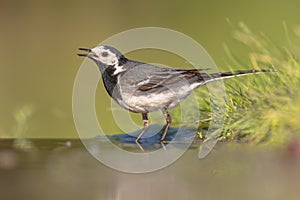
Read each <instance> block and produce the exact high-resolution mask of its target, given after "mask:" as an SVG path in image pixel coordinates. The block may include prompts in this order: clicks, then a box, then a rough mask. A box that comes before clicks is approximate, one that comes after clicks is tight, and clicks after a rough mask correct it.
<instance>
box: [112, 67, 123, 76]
mask: <svg viewBox="0 0 300 200" xmlns="http://www.w3.org/2000/svg"><path fill="white" fill-rule="evenodd" d="M114 68H115V71H114V73H113V75H114V76H115V75H118V74H120V73H121V72H124V71H126V70H125V69H124V67H123V66H119V65H115V66H114Z"/></svg>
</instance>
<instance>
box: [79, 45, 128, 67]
mask: <svg viewBox="0 0 300 200" xmlns="http://www.w3.org/2000/svg"><path fill="white" fill-rule="evenodd" d="M79 50H81V51H85V52H87V53H84V54H82V53H80V54H77V55H78V56H84V57H88V58H90V59H92V60H94V61H95V62H96V63H98V64H103V65H105V66H116V65H118V64H119V63H120V61H121V60H124V59H125V57H124V56H123V55H122V53H121V52H120V51H118V50H117V49H115V48H113V47H110V46H97V47H95V48H92V49H87V48H79Z"/></svg>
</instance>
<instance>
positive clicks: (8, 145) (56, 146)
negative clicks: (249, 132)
mask: <svg viewBox="0 0 300 200" xmlns="http://www.w3.org/2000/svg"><path fill="white" fill-rule="evenodd" d="M18 142H19V144H17V145H16V141H13V140H1V141H0V194H1V199H31V200H34V199H39V200H40V199H43V200H47V199H49V200H50V199H51V200H52V199H72V200H76V199H78V200H79V199H80V200H81V199H90V200H92V199H272V200H273V199H289V200H291V199H299V196H300V191H299V184H300V170H299V169H300V162H299V160H297V159H295V158H292V157H289V156H287V154H286V153H285V152H283V151H278V150H268V149H265V148H262V147H254V146H251V147H250V146H248V145H243V144H230V143H219V144H218V145H217V146H216V147H215V148H214V150H213V151H212V152H211V154H210V155H209V156H208V157H206V158H204V159H202V160H199V159H198V158H197V155H198V148H196V146H197V145H196V146H193V147H192V148H190V149H189V150H188V151H187V152H185V154H184V155H183V156H182V157H181V158H180V159H179V160H177V161H176V162H175V163H173V164H172V165H170V166H168V167H166V168H164V169H162V170H159V171H156V172H152V173H146V174H129V173H122V172H118V171H115V170H113V169H110V168H108V167H106V166H104V165H103V164H101V163H100V162H99V161H97V160H96V159H94V158H93V157H92V156H91V155H90V154H89V153H88V152H87V150H86V149H85V148H84V146H83V145H82V143H81V141H80V140H46V139H45V140H26V141H21V142H20V141H18ZM22 142H23V143H22ZM20 144H22V145H20ZM13 146H14V148H13ZM21 147H22V148H21ZM127 148H128V147H127ZM130 148H137V147H134V146H132V147H130Z"/></svg>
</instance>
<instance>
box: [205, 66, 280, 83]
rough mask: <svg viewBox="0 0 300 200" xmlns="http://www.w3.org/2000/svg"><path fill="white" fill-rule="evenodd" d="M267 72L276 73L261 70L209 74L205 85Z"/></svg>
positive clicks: (269, 70) (270, 70)
mask: <svg viewBox="0 0 300 200" xmlns="http://www.w3.org/2000/svg"><path fill="white" fill-rule="evenodd" d="M266 72H276V71H274V70H272V69H261V70H256V69H253V70H237V71H233V72H218V73H213V74H207V77H203V76H202V78H204V80H205V81H204V82H205V83H204V84H206V83H208V82H212V81H216V80H220V79H225V78H232V77H237V76H246V75H251V74H259V73H266Z"/></svg>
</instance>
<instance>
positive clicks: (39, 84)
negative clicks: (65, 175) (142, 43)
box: [0, 0, 300, 138]
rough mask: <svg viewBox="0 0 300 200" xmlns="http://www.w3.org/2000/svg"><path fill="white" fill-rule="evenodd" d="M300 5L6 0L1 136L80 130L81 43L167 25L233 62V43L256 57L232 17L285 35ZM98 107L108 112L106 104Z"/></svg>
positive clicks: (220, 61) (238, 51)
mask: <svg viewBox="0 0 300 200" xmlns="http://www.w3.org/2000/svg"><path fill="white" fill-rule="evenodd" d="M299 8H300V1H296V0H295V1H283V0H278V1H271V0H265V1H258V0H255V1H238V0H230V1H216V0H210V1H208V0H206V1H158V0H152V1H131V0H127V1H121V0H118V1H70V0H68V1H59V0H52V1H50V0H42V1H34V0H24V1H18V0H12V1H8V0H7V1H0V27H1V29H0V30H1V31H0V44H1V48H0V99H1V104H0V137H1V138H3V137H20V135H22V137H39V138H40V137H45V138H50V137H51V138H52V137H53V138H64V137H74V138H76V137H78V136H77V133H76V130H75V126H74V123H73V118H72V89H73V82H74V79H75V76H76V73H77V70H78V68H79V66H80V64H81V63H82V61H83V60H82V59H81V58H78V57H77V56H76V53H77V48H78V47H93V46H95V45H97V44H98V43H100V42H101V41H103V40H105V39H106V38H108V37H110V36H111V35H113V34H116V33H119V32H121V31H125V30H128V29H131V28H136V27H145V26H158V27H165V28H170V29H174V30H177V31H180V32H182V33H184V34H187V35H188V36H190V37H192V38H194V39H195V40H196V41H198V42H199V43H200V44H201V45H202V46H203V47H204V48H205V49H206V50H207V51H208V53H209V54H210V55H211V56H212V57H213V59H214V60H215V62H216V64H217V65H218V66H219V68H220V69H225V65H226V56H225V53H224V49H223V45H224V44H225V43H226V44H227V45H228V46H229V47H230V49H231V50H232V52H233V53H234V54H235V55H236V56H237V57H239V59H240V60H241V61H244V62H245V63H247V62H248V58H247V56H248V52H247V49H246V48H244V47H243V46H242V45H240V44H238V43H236V42H234V40H233V39H232V35H231V33H232V31H233V28H232V27H231V25H230V24H229V23H228V19H229V20H230V21H231V22H232V23H233V24H236V23H238V22H240V21H243V22H245V24H247V25H248V26H249V27H250V28H251V29H252V30H253V31H257V32H260V31H261V32H264V33H265V34H266V35H268V36H270V38H272V40H273V41H274V42H276V43H282V42H284V41H285V40H286V38H285V37H284V31H283V27H282V24H283V21H286V23H287V25H288V26H290V27H293V26H295V25H299V24H300V22H299V21H300V20H299V19H300V12H299ZM150 53H151V52H150ZM152 55H153V56H154V55H155V57H156V56H157V59H159V55H158V54H157V53H155V52H154V53H153V54H151V55H150V56H149V52H148V53H147V54H145V53H144V54H143V53H139V52H137V53H132V54H130V55H128V56H129V58H132V59H137V60H143V61H147V62H156V61H157V60H155V59H153V57H151V56H152ZM166 62H167V64H170V65H171V64H173V65H174V66H176V67H180V66H178V64H176V63H174V62H173V63H172V61H166ZM249 65H250V64H249ZM99 88H102V87H101V86H99ZM98 93H99V94H97V95H98V96H99V95H100V96H101V97H102V96H103V98H101V99H102V100H101V101H102V102H101V103H103V105H101V108H103V107H105V106H107V105H109V104H110V103H109V98H108V97H107V95H106V93H105V92H104V90H102V91H101V90H99V91H98ZM98 99H99V98H98ZM98 108H99V107H98ZM20 113H21V114H20ZM98 115H99V118H101V115H102V116H104V115H105V114H104V111H103V112H102V111H101V109H100V108H99V109H98ZM100 120H101V119H100ZM106 120H107V122H106V124H107V126H112V127H114V124H113V122H112V121H111V120H110V119H109V118H107V119H106ZM22 123H23V125H22ZM20 124H21V125H20ZM20 129H22V130H20ZM112 129H113V130H117V129H114V128H112Z"/></svg>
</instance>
